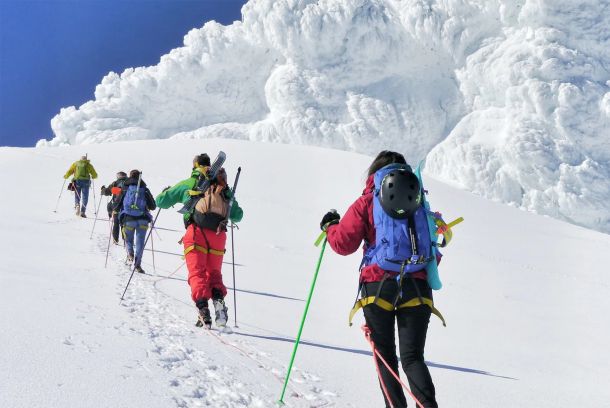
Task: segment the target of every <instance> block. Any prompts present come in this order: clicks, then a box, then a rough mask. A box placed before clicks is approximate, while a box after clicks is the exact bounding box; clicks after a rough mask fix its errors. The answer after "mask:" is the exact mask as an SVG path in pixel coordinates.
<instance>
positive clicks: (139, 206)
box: [112, 170, 157, 273]
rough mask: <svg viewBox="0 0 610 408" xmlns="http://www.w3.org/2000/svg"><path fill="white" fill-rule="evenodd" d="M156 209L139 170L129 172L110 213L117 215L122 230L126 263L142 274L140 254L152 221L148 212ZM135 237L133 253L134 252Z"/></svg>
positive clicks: (142, 251)
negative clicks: (132, 265)
mask: <svg viewBox="0 0 610 408" xmlns="http://www.w3.org/2000/svg"><path fill="white" fill-rule="evenodd" d="M156 208H157V205H156V204H155V199H154V198H153V196H152V194H151V192H150V190H149V189H148V187H146V183H145V182H144V180H142V176H141V174H140V171H139V170H132V171H130V172H129V178H128V179H127V180H125V182H124V184H123V191H122V192H121V195H120V196H119V198H118V199H117V200H116V204H115V205H114V207H113V209H112V211H113V212H115V213H118V219H119V223H120V225H121V227H122V229H123V238H124V239H125V246H126V249H127V263H131V262H134V267H135V271H136V272H139V273H144V270H143V269H142V254H143V253H144V240H145V238H146V231H147V230H148V224H149V223H150V222H151V221H152V216H151V215H150V211H153V210H154V209H156ZM134 237H135V252H134Z"/></svg>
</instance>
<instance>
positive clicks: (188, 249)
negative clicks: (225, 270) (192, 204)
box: [182, 224, 227, 303]
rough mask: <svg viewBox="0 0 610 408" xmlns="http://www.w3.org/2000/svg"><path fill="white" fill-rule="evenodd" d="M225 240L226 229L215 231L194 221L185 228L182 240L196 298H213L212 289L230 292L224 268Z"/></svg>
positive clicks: (192, 290) (192, 292)
mask: <svg viewBox="0 0 610 408" xmlns="http://www.w3.org/2000/svg"><path fill="white" fill-rule="evenodd" d="M226 241H227V234H226V232H225V231H221V232H220V233H219V234H216V231H212V230H209V229H201V228H199V227H198V226H196V225H195V224H191V225H189V226H188V228H187V229H186V234H184V237H183V238H182V243H183V244H184V254H185V255H184V259H185V261H186V267H187V269H188V271H189V277H188V283H189V286H190V287H191V298H192V299H193V302H195V303H196V302H197V301H198V300H208V299H211V298H212V289H217V290H219V291H220V292H221V293H222V297H223V298H224V297H225V296H226V295H227V288H226V287H225V285H224V284H223V283H222V272H221V269H222V258H223V256H224V252H225V243H226Z"/></svg>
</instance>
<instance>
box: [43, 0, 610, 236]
mask: <svg viewBox="0 0 610 408" xmlns="http://www.w3.org/2000/svg"><path fill="white" fill-rule="evenodd" d="M242 14H243V18H242V21H238V22H234V23H233V24H231V25H229V26H222V25H220V24H217V23H215V22H209V23H207V24H205V26H203V28H201V29H194V30H191V31H190V32H189V33H188V34H187V35H186V36H185V38H184V46H183V47H181V48H177V49H174V50H172V51H171V52H170V53H169V54H167V55H164V56H162V57H161V60H160V62H159V64H157V65H156V66H151V67H140V68H130V69H127V70H125V71H124V72H123V73H122V74H120V75H119V74H117V73H114V72H111V73H109V74H108V75H107V76H106V77H104V78H103V80H102V81H101V83H100V84H99V85H98V86H97V88H96V90H95V99H94V100H92V101H89V102H87V103H85V104H83V105H82V106H80V107H79V108H76V107H68V108H65V109H62V110H61V112H60V113H59V114H58V115H57V116H56V117H55V118H53V120H52V122H51V125H52V128H53V131H54V133H55V138H54V139H53V140H51V141H50V142H47V141H41V142H39V146H44V145H54V146H57V145H63V144H89V143H101V142H111V141H117V140H137V139H158V138H168V137H172V136H173V137H181V138H209V137H224V138H238V139H249V140H255V141H273V142H285V143H292V144H309V145H319V146H325V147H333V148H339V149H344V150H350V151H355V152H360V153H365V154H375V153H377V152H378V151H379V150H382V149H388V148H390V149H395V150H399V151H401V152H404V153H405V154H406V156H407V158H408V160H409V161H413V162H418V161H419V160H421V159H424V158H425V157H428V162H427V167H426V171H427V172H428V173H429V174H432V175H434V176H435V177H437V178H439V179H443V180H445V181H449V182H453V183H454V184H456V185H459V186H461V187H463V188H466V189H468V190H470V191H474V192H476V193H478V194H481V195H483V196H485V197H488V198H491V199H494V200H497V201H501V202H504V203H510V204H512V205H515V206H517V207H520V208H523V209H528V210H533V211H536V212H538V213H541V214H547V215H550V216H552V217H556V218H560V219H564V220H567V221H569V222H573V223H576V224H579V225H585V226H587V227H589V228H593V229H596V230H600V231H605V232H610V182H608V180H609V179H610V134H609V130H608V129H610V72H609V70H610V68H609V67H610V34H609V28H608V27H610V2H609V1H608V0H601V1H600V0H578V1H574V0H552V1H551V0H484V1H483V0H404V1H398V0H320V1H313V0H251V1H250V2H248V3H247V4H246V5H245V6H244V7H243V9H242Z"/></svg>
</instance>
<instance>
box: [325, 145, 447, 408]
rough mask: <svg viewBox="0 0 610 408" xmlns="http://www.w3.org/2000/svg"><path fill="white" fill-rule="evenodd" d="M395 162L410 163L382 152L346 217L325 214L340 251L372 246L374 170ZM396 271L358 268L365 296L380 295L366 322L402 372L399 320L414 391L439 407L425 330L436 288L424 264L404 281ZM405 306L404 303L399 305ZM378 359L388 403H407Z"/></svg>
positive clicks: (373, 265)
mask: <svg viewBox="0 0 610 408" xmlns="http://www.w3.org/2000/svg"><path fill="white" fill-rule="evenodd" d="M392 163H403V164H405V165H406V161H405V159H404V157H403V156H402V155H401V154H400V153H396V152H391V151H383V152H381V153H379V155H378V156H377V158H375V160H374V161H373V163H372V164H371V165H370V167H369V170H368V176H369V177H368V179H367V181H366V188H365V189H364V191H363V193H362V195H361V196H360V197H359V198H358V199H357V200H356V201H355V202H354V203H353V204H352V205H351V207H350V208H349V209H348V210H347V212H346V213H345V216H344V217H343V218H341V217H340V215H339V214H338V213H337V212H336V211H330V212H328V213H327V214H326V215H324V217H323V218H322V222H321V223H320V227H321V228H322V229H323V230H326V232H327V239H328V243H329V244H330V246H331V248H332V249H333V250H334V251H335V252H336V253H338V254H339V255H349V254H352V253H354V252H356V251H357V250H358V248H359V247H360V245H361V243H362V242H363V241H364V248H365V250H366V248H368V247H371V245H373V246H374V245H375V242H376V230H375V223H374V219H373V191H374V187H375V185H374V175H375V173H376V172H377V171H378V170H380V169H382V168H384V167H386V166H387V165H389V164H392ZM397 275H398V273H396V272H392V271H387V270H384V269H382V268H381V267H380V266H379V265H378V264H376V263H370V264H368V265H364V266H363V267H362V269H361V271H360V285H361V286H360V287H361V295H362V298H363V299H365V298H367V299H379V300H378V301H376V302H374V303H373V302H371V303H370V304H366V305H364V307H363V311H364V317H365V320H366V325H367V326H368V328H369V329H370V336H371V339H372V341H373V342H374V344H375V346H376V348H377V350H378V351H379V353H380V354H381V355H382V356H383V358H384V359H385V360H386V361H387V362H388V364H389V365H390V367H392V369H393V371H394V372H395V373H397V374H398V359H397V357H396V343H395V338H394V330H395V329H394V322H395V321H396V322H397V324H398V339H399V347H400V361H401V364H402V367H403V370H404V372H405V373H406V375H407V379H408V381H409V386H410V388H411V391H412V392H413V394H414V395H415V397H416V398H417V399H418V400H419V401H420V402H421V404H423V406H424V407H426V408H436V407H438V405H437V403H436V399H435V389H434V384H433V383H432V378H431V377H430V373H429V371H428V367H427V366H426V363H425V362H424V346H425V343H426V332H427V330H428V322H429V320H430V315H431V312H432V309H433V305H432V304H431V299H432V290H431V288H430V286H429V285H428V282H427V280H426V278H427V275H426V270H425V269H422V270H420V271H416V272H412V273H408V274H405V275H408V277H405V278H404V279H401V281H400V283H399V280H397V279H396V276H397ZM400 284H402V291H400V289H401V288H400V287H399V285H400ZM412 299H415V303H417V304H416V305H414V306H410V307H406V305H407V304H409V300H412ZM418 299H419V300H420V301H422V300H428V301H430V305H428V304H424V303H423V301H422V302H421V303H420V302H418V301H417V300H418ZM397 300H398V301H397ZM384 301H385V302H384ZM401 305H404V306H402V307H400V306H401ZM382 306H385V307H382ZM434 310H435V309H434ZM435 311H436V310H435ZM377 363H378V366H379V373H380V377H381V378H380V385H381V388H382V393H383V395H384V399H385V404H386V407H395V408H399V407H406V406H407V401H406V399H405V395H404V393H403V391H402V388H401V385H400V384H399V383H398V381H396V379H395V378H394V377H393V376H392V374H391V373H390V372H389V370H388V369H387V368H386V367H385V365H384V364H383V363H382V362H381V360H380V359H377ZM388 399H389V400H390V401H389V400H388Z"/></svg>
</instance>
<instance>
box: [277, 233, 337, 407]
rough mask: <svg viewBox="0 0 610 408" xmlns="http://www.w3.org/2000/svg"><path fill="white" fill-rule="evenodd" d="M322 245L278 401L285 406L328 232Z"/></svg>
mask: <svg viewBox="0 0 610 408" xmlns="http://www.w3.org/2000/svg"><path fill="white" fill-rule="evenodd" d="M322 240H324V242H323V243H322V250H320V257H319V258H318V265H317V266H316V272H315V274H314V275H313V281H312V282H311V288H310V289H309V296H308V297H307V303H305V310H304V311H303V317H302V318H301V327H299V333H298V334H297V338H296V340H295V342H294V348H293V349H292V356H291V357H290V363H289V364H288V371H287V372H286V379H285V380H284V388H282V395H280V400H279V401H278V402H279V403H280V404H281V405H284V404H285V403H284V394H285V393H286V387H287V386H288V379H289V378H290V372H291V371H292V364H293V363H294V358H295V356H296V354H297V348H298V347H299V342H300V341H301V333H302V332H303V326H305V319H306V318H307V312H308V311H309V304H310V303H311V296H312V295H313V289H314V287H315V286H316V280H317V279H318V272H319V271H320V265H321V264H322V257H323V256H324V249H326V231H322V233H321V234H320V236H319V237H318V239H317V240H316V242H315V244H314V245H315V246H319V245H320V242H322Z"/></svg>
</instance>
